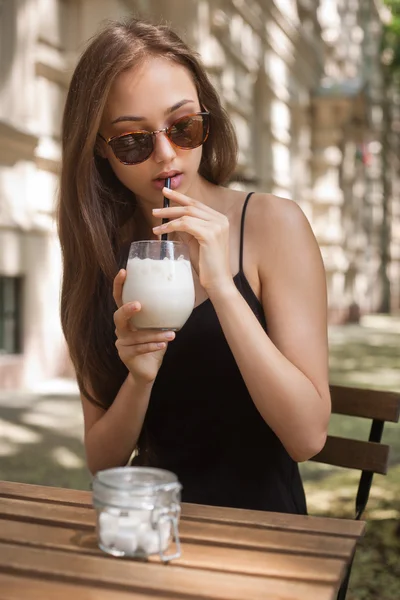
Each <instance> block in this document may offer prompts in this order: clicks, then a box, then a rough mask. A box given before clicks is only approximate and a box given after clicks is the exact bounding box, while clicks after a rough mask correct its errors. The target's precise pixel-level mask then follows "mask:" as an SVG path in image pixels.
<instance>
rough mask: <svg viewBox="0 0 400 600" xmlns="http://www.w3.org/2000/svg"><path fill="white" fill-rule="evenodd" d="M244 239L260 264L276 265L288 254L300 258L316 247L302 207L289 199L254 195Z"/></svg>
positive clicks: (259, 194)
mask: <svg viewBox="0 0 400 600" xmlns="http://www.w3.org/2000/svg"><path fill="white" fill-rule="evenodd" d="M246 236H248V238H249V239H250V240H251V245H252V247H253V252H254V253H255V254H256V255H258V259H259V261H260V262H259V264H264V265H267V264H268V263H269V264H271V265H274V264H275V265H277V264H278V263H279V262H280V260H281V259H282V258H284V256H285V255H286V253H287V252H289V253H290V255H291V256H292V257H293V259H294V260H296V258H294V257H295V256H296V254H297V258H298V259H300V257H301V254H299V253H302V252H303V251H307V250H310V249H311V248H314V250H315V249H316V247H317V242H316V239H315V236H314V234H313V231H312V229H311V225H310V223H309V221H308V219H307V217H306V216H305V214H304V212H303V210H302V209H301V207H300V206H299V205H298V204H297V203H296V202H295V201H294V200H289V199H288V198H282V197H280V196H275V195H273V194H264V193H255V194H254V196H253V197H252V198H251V204H249V207H248V212H247V214H246Z"/></svg>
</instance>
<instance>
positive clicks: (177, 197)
mask: <svg viewBox="0 0 400 600" xmlns="http://www.w3.org/2000/svg"><path fill="white" fill-rule="evenodd" d="M162 193H163V195H164V196H165V197H166V198H168V199H169V200H172V201H173V202H176V204H179V206H181V207H182V206H186V207H195V208H199V209H201V210H203V211H204V212H205V213H207V214H209V215H214V216H218V215H221V214H222V213H220V212H218V211H217V210H215V209H214V208H211V206H207V204H203V203H202V202H199V201H198V200H194V198H190V196H185V194H181V193H180V192H177V191H176V190H169V189H168V188H166V187H165V188H163V190H162ZM159 210H163V209H159Z"/></svg>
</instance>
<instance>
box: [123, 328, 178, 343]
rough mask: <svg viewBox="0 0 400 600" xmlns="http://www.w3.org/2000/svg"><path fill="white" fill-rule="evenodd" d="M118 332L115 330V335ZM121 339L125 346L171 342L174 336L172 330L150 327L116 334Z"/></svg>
mask: <svg viewBox="0 0 400 600" xmlns="http://www.w3.org/2000/svg"><path fill="white" fill-rule="evenodd" d="M119 333H120V332H119V331H118V330H117V335H118V334H119ZM118 337H119V338H120V339H121V340H122V341H123V343H124V345H125V346H132V345H134V344H138V345H139V344H149V343H153V342H154V343H161V342H171V341H172V340H173V339H174V338H175V333H174V332H173V331H154V330H152V329H136V330H135V331H132V330H130V332H129V334H126V335H122V336H121V335H118Z"/></svg>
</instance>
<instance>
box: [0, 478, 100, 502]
mask: <svg viewBox="0 0 400 600" xmlns="http://www.w3.org/2000/svg"><path fill="white" fill-rule="evenodd" d="M0 497H4V498H6V497H10V498H21V499H28V498H30V499H32V500H37V501H40V500H44V501H45V502H48V503H50V502H57V503H61V504H73V505H77V506H85V505H87V506H92V493H91V492H86V491H82V490H72V489H68V488H58V487H51V486H47V485H36V484H33V483H17V482H14V481H0Z"/></svg>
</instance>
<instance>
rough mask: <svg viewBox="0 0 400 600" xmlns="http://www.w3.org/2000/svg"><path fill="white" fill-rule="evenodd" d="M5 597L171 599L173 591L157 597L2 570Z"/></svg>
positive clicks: (1, 595) (20, 599) (34, 599)
mask: <svg viewBox="0 0 400 600" xmlns="http://www.w3.org/2000/svg"><path fill="white" fill-rule="evenodd" d="M0 598H1V600H38V599H39V598H40V599H41V600H43V599H49V598H51V599H52V600H71V598H76V599H77V600H152V599H156V600H171V596H170V595H169V594H167V593H166V594H159V593H157V595H156V596H154V594H152V593H151V592H149V594H145V593H141V592H134V591H132V590H131V591H129V592H127V591H121V590H117V589H112V590H110V589H104V588H103V587H100V586H99V587H88V586H84V585H77V584H73V583H65V582H63V581H51V580H46V579H37V578H34V577H24V578H21V576H20V575H6V574H4V573H0Z"/></svg>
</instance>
